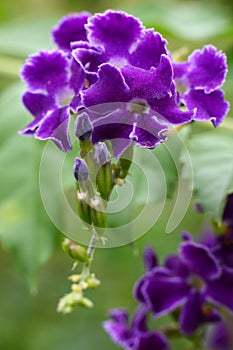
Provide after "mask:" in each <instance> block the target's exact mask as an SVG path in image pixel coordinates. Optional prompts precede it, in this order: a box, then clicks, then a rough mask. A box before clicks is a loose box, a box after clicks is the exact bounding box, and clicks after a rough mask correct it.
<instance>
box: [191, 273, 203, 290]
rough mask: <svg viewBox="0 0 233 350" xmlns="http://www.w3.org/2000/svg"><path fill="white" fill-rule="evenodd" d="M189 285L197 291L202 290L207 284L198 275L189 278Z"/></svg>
mask: <svg viewBox="0 0 233 350" xmlns="http://www.w3.org/2000/svg"><path fill="white" fill-rule="evenodd" d="M188 283H189V284H190V285H191V286H192V287H193V288H194V289H195V290H198V291H200V290H202V289H204V287H205V282H204V281H203V280H202V279H201V278H200V277H199V276H196V275H192V276H190V277H189V278H188Z"/></svg>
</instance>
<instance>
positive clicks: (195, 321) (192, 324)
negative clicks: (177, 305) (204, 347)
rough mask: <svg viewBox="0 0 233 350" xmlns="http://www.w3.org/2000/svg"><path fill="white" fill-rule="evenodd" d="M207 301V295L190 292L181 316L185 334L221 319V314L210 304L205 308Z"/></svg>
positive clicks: (181, 324)
mask: <svg viewBox="0 0 233 350" xmlns="http://www.w3.org/2000/svg"><path fill="white" fill-rule="evenodd" d="M205 301H206V300H205V296H204V295H203V294H201V293H199V292H194V293H192V294H190V296H189V297H188V299H187V302H186V303H185V304H184V306H183V309H182V312H181V317H180V327H181V330H182V333H183V334H185V335H187V336H188V335H191V334H193V333H194V332H195V331H196V330H197V329H198V327H199V326H200V325H202V324H204V323H207V322H208V323H209V322H218V321H220V320H221V317H220V315H219V314H218V313H217V312H216V311H215V310H214V309H212V308H211V307H208V306H206V309H205Z"/></svg>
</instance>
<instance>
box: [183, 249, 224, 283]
mask: <svg viewBox="0 0 233 350" xmlns="http://www.w3.org/2000/svg"><path fill="white" fill-rule="evenodd" d="M180 256H181V259H182V260H183V261H184V263H185V264H186V265H187V267H188V268H189V271H190V273H191V274H193V275H198V276H200V277H201V278H203V279H204V280H211V279H214V278H217V277H218V276H219V275H220V274H221V269H220V266H219V263H218V261H217V259H216V258H215V257H214V255H213V254H212V253H211V251H210V249H208V248H207V247H206V246H204V245H201V244H199V243H195V242H184V243H181V244H180Z"/></svg>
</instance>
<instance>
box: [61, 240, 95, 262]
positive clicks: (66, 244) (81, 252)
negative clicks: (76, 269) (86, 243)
mask: <svg viewBox="0 0 233 350" xmlns="http://www.w3.org/2000/svg"><path fill="white" fill-rule="evenodd" d="M62 248H63V250H64V251H65V252H66V253H68V254H69V255H70V256H71V258H72V259H75V260H78V261H80V262H82V263H89V257H88V254H87V251H86V249H85V248H84V247H82V246H81V245H78V244H76V243H74V242H72V241H71V240H70V239H68V238H66V239H65V240H64V241H63V243H62Z"/></svg>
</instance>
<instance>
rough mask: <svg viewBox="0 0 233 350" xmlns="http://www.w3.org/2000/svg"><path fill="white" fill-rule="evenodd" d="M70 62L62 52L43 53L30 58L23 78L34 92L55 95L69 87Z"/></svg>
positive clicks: (23, 69)
mask: <svg viewBox="0 0 233 350" xmlns="http://www.w3.org/2000/svg"><path fill="white" fill-rule="evenodd" d="M68 67H69V61H68V59H67V58H66V56H65V54H64V53H62V52H61V51H41V52H39V53H37V54H35V55H31V56H29V58H28V59H27V60H26V62H25V64H24V65H23V68H22V70H21V77H22V79H23V80H24V81H25V82H26V83H27V85H28V88H29V89H30V90H32V91H35V90H39V91H43V92H44V91H47V92H48V93H49V94H54V93H55V92H56V91H58V90H60V89H61V88H63V87H64V86H66V85H67V82H68Z"/></svg>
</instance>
